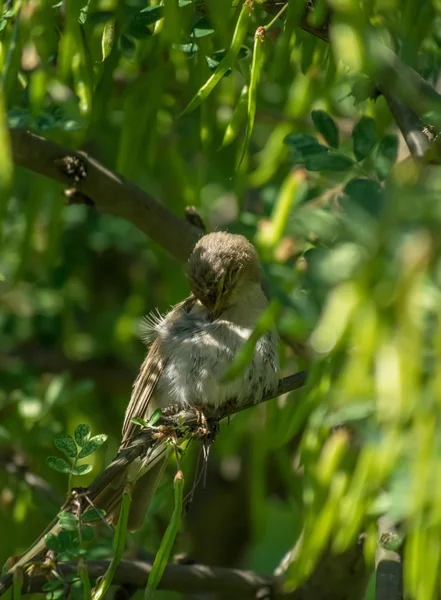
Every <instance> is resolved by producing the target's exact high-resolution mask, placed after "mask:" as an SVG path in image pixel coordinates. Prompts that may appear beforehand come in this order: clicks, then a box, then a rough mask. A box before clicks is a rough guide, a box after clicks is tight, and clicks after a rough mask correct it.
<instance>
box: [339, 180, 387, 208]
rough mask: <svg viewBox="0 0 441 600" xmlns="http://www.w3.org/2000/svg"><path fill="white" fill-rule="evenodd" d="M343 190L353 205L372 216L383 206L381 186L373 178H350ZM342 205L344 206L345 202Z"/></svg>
mask: <svg viewBox="0 0 441 600" xmlns="http://www.w3.org/2000/svg"><path fill="white" fill-rule="evenodd" d="M343 191H344V193H345V194H347V196H348V197H349V199H350V200H351V201H352V202H353V203H354V204H355V205H357V206H359V207H360V208H362V209H363V210H365V211H366V212H368V213H369V214H371V215H373V216H377V215H378V214H379V212H380V210H381V209H382V207H383V199H384V191H383V188H382V187H381V185H380V184H379V183H378V182H377V181H374V180H373V179H367V178H362V177H360V178H358V179H351V181H349V182H348V183H347V184H346V187H345V188H344V190H343ZM342 205H343V207H344V206H345V203H344V202H343V204H342Z"/></svg>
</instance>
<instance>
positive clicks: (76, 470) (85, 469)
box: [72, 465, 92, 475]
mask: <svg viewBox="0 0 441 600" xmlns="http://www.w3.org/2000/svg"><path fill="white" fill-rule="evenodd" d="M91 470H92V465H80V466H78V467H72V475H85V474H86V473H90V472H91Z"/></svg>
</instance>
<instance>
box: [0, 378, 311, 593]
mask: <svg viewBox="0 0 441 600" xmlns="http://www.w3.org/2000/svg"><path fill="white" fill-rule="evenodd" d="M306 377H307V373H306V372H305V371H302V372H300V373H296V374H294V375H290V376H289V377H285V378H284V379H281V380H280V381H279V384H278V386H277V388H276V389H275V390H273V391H272V392H269V393H268V394H266V395H265V396H264V398H263V399H262V400H261V402H260V403H262V402H266V401H267V400H271V399H272V398H276V397H277V396H280V395H282V394H286V393H287V392H290V391H292V390H296V389H298V388H301V387H302V386H304V385H305V383H306ZM260 403H259V404H260ZM252 406H256V403H255V402H253V400H252V398H250V400H249V401H248V402H246V403H244V404H242V405H241V406H238V407H234V406H231V405H230V406H228V407H221V408H219V409H217V410H216V411H214V412H213V414H212V415H209V416H210V418H212V419H215V420H221V419H223V418H225V417H229V416H231V415H233V414H235V413H237V412H241V411H243V410H246V409H247V408H251V407H252ZM199 422H200V415H199V414H198V412H197V411H195V410H194V409H192V408H188V409H185V410H180V411H179V412H176V410H175V412H174V414H173V413H172V412H171V411H170V414H167V412H166V411H164V414H163V415H162V416H161V417H160V419H159V420H158V422H157V423H156V424H155V427H154V428H153V427H151V428H147V429H144V430H143V431H142V432H141V433H139V434H138V435H137V436H136V437H135V438H134V439H133V440H132V442H131V444H130V446H128V447H127V448H124V449H122V450H120V451H119V453H118V455H117V456H116V457H115V458H114V459H113V460H112V462H111V463H110V465H109V466H108V467H107V468H106V469H105V470H104V471H103V472H102V473H101V474H100V475H98V477H97V478H96V479H95V480H94V481H93V482H92V483H91V484H90V485H89V487H88V488H87V489H86V490H84V491H83V493H82V495H83V496H87V498H88V500H89V501H90V502H93V501H94V500H95V499H96V498H97V497H98V495H99V494H100V492H102V491H103V490H104V489H105V488H106V486H107V485H109V484H110V483H111V482H112V481H114V479H115V478H116V477H117V476H118V475H119V474H120V473H121V472H122V471H123V470H124V469H125V468H126V467H127V466H128V465H129V464H130V463H132V462H133V461H134V460H135V459H136V458H138V457H139V456H141V455H145V454H146V452H147V450H148V449H149V448H151V447H152V446H153V445H154V444H155V443H156V436H155V434H156V432H158V429H159V430H160V428H166V430H168V431H169V430H170V429H174V430H175V432H182V431H184V432H185V433H183V434H180V435H181V439H182V438H184V437H185V438H190V437H194V436H195V433H196V431H197V430H198V429H199V427H200V423H199ZM73 500H74V496H72V497H71V498H70V499H69V500H68V501H67V502H66V504H65V505H64V506H63V507H62V510H69V508H70V505H71V503H72V501H73ZM85 506H86V507H87V506H89V505H88V504H86V505H85ZM59 530H60V527H59V525H58V522H57V519H55V520H54V521H53V522H52V523H50V524H49V525H48V527H47V528H46V530H45V531H44V533H43V534H41V535H40V537H39V538H38V539H37V540H36V541H35V542H34V543H33V544H32V545H31V547H30V548H29V550H27V551H26V552H25V554H23V555H22V556H21V557H20V558H19V559H18V560H17V561H16V562H15V564H14V565H13V566H12V568H11V569H10V570H9V572H8V573H7V574H6V575H5V576H4V577H3V578H2V579H0V596H1V595H2V594H4V593H5V592H6V590H7V589H8V588H9V587H10V585H11V583H12V574H13V572H14V570H16V569H17V568H19V567H24V566H25V565H28V564H29V563H31V562H36V560H37V559H38V558H39V557H40V556H41V555H42V554H43V553H44V552H45V551H46V546H45V542H44V537H45V535H46V534H47V533H49V532H51V533H53V534H54V535H55V534H57V533H59Z"/></svg>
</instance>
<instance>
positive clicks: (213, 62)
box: [205, 56, 232, 77]
mask: <svg viewBox="0 0 441 600" xmlns="http://www.w3.org/2000/svg"><path fill="white" fill-rule="evenodd" d="M205 60H206V61H207V67H208V68H209V69H210V71H216V69H217V68H218V66H219V65H220V62H219V61H218V60H215V59H213V58H212V57H210V56H206V57H205ZM231 72H232V69H228V70H227V71H225V73H224V77H228V75H231Z"/></svg>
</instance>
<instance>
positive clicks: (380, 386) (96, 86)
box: [0, 0, 441, 600]
mask: <svg viewBox="0 0 441 600" xmlns="http://www.w3.org/2000/svg"><path fill="white" fill-rule="evenodd" d="M309 4H310V5H311V3H309ZM314 6H315V7H314V9H313V10H312V11H309V12H308V13H307V14H306V16H305V15H304V10H305V6H304V4H303V2H300V1H297V2H294V0H290V1H289V3H288V4H287V5H286V7H285V8H284V4H281V3H275V2H266V3H262V2H258V1H257V0H256V1H255V2H254V3H253V2H251V3H250V5H249V7H248V5H247V6H245V7H244V6H243V4H242V2H239V3H237V2H232V1H231V0H203V1H200V0H179V1H178V0H170V2H168V1H166V2H163V3H161V2H157V3H155V2H147V1H146V0H144V1H138V0H126V1H120V2H118V1H115V0H89V1H87V2H86V0H66V1H63V2H60V3H58V4H55V3H52V2H48V1H47V0H39V1H37V0H22V1H14V2H12V1H7V2H3V9H2V14H0V67H1V86H0V92H1V93H0V98H1V101H0V109H1V111H0V112H1V115H2V116H1V117H0V132H1V139H2V140H3V142H2V146H1V147H0V215H1V252H0V275H1V281H0V530H1V536H0V563H1V564H3V563H4V561H5V560H6V559H7V558H8V556H10V555H11V554H19V553H20V552H21V551H23V550H24V549H25V548H26V547H27V546H28V545H29V544H30V543H31V542H32V541H33V539H34V538H35V537H36V536H37V535H38V534H39V533H40V532H41V530H42V529H43V528H44V526H45V525H46V524H47V522H48V521H49V520H50V519H51V518H52V517H53V516H54V515H55V514H56V511H57V508H58V505H57V503H56V502H55V501H52V502H51V501H50V499H48V498H47V497H46V496H43V495H41V494H39V493H38V491H36V490H35V489H32V487H30V486H29V485H28V484H27V483H26V482H25V481H23V480H22V479H21V478H20V477H17V476H16V474H14V473H12V474H11V472H8V468H9V471H10V470H11V465H16V466H17V464H18V465H22V466H23V468H26V469H29V470H30V471H31V472H32V473H35V474H38V475H39V476H41V477H42V478H44V479H45V480H46V481H47V482H48V483H49V484H50V486H51V487H52V488H53V489H54V490H55V491H56V492H57V493H58V494H59V495H60V496H62V495H65V494H66V492H67V478H66V476H64V475H61V474H58V473H55V472H54V471H52V470H51V469H50V468H49V466H48V465H47V464H46V463H45V459H46V457H47V456H48V455H53V454H57V451H56V449H55V448H54V446H53V438H54V436H55V435H56V434H58V433H62V432H67V433H70V434H72V433H73V430H74V429H75V427H76V425H78V424H79V423H88V424H89V425H90V426H91V428H92V432H93V433H106V434H108V436H109V437H108V441H107V443H106V444H105V445H104V446H103V447H102V448H101V449H100V451H99V452H97V453H96V454H94V455H93V457H92V461H91V462H93V465H94V471H93V472H92V473H91V474H89V475H86V476H84V477H81V478H80V477H78V478H74V481H73V483H74V485H87V484H88V483H89V482H90V481H91V480H92V478H93V476H94V474H95V475H96V474H97V473H98V472H99V471H100V470H101V469H102V468H103V467H105V466H106V465H107V464H108V462H109V461H110V460H111V458H112V457H113V456H114V455H115V453H116V451H117V448H118V443H119V436H120V429H121V424H122V419H123V415H124V411H125V407H126V405H127V403H128V401H129V398H130V391H131V385H132V383H133V381H134V379H135V377H136V374H137V371H138V368H139V366H140V364H141V362H142V360H143V357H144V355H145V347H144V346H143V344H142V342H141V340H140V336H139V323H140V320H141V318H142V316H143V315H145V314H147V313H148V312H150V311H152V310H155V309H158V310H159V311H167V310H168V309H169V307H170V306H171V305H173V304H174V303H176V302H178V301H180V300H181V299H183V298H184V297H185V296H186V295H187V294H188V291H189V288H188V284H187V281H186V276H185V268H184V265H183V263H181V262H179V261H177V260H175V259H173V258H171V257H170V255H169V254H168V253H167V251H166V249H164V248H161V247H159V246H158V245H156V244H154V243H152V242H151V241H150V240H149V239H148V238H147V237H146V236H145V235H144V234H143V233H141V232H140V231H138V230H137V229H136V228H135V227H134V226H133V225H132V224H131V223H128V222H125V221H124V220H122V219H119V218H117V217H113V216H111V215H105V214H99V213H98V212H97V211H96V210H95V209H93V208H89V207H87V206H77V205H75V206H69V207H66V206H65V201H66V199H65V198H64V196H63V195H62V190H63V186H61V185H60V184H58V183H55V182H53V181H50V180H48V179H44V178H42V177H41V176H38V175H35V174H33V173H31V172H30V171H28V170H24V169H22V168H15V169H14V170H12V159H11V152H10V148H9V146H8V142H7V136H5V135H4V134H5V133H6V131H7V126H8V125H9V127H26V128H29V129H31V130H32V131H34V132H36V133H38V134H40V135H42V136H44V137H46V138H48V139H51V140H54V141H56V142H58V143H59V144H61V145H64V146H66V147H68V148H71V149H82V150H85V151H86V152H88V153H89V154H90V155H91V156H93V157H94V158H96V159H97V160H99V161H100V162H102V163H103V164H104V165H105V166H106V167H108V168H111V169H113V170H115V171H117V172H118V173H121V174H122V175H124V176H125V177H127V178H128V179H130V180H131V181H133V182H134V183H136V184H137V185H138V186H140V187H141V188H143V189H145V190H146V191H148V192H149V193H151V194H152V195H153V196H154V197H156V198H158V199H159V200H160V201H161V202H162V203H163V204H164V205H165V206H166V207H167V208H168V209H170V211H172V212H174V213H175V214H177V215H178V216H181V217H183V215H184V209H185V207H186V206H187V205H195V206H196V208H197V210H198V212H199V214H200V215H201V216H202V218H203V219H204V221H205V223H206V224H207V226H208V228H209V229H210V230H213V229H228V230H229V231H231V232H237V233H242V234H244V235H246V236H247V237H248V238H249V239H250V240H251V241H253V242H254V243H255V244H256V246H257V248H258V250H259V252H260V255H261V258H262V261H263V263H264V269H265V275H266V279H267V282H268V289H269V291H270V294H271V296H272V297H273V298H275V299H276V301H277V302H278V311H277V326H278V328H279V332H280V334H281V337H282V344H281V348H280V354H281V361H282V367H283V374H290V373H294V372H296V371H298V370H301V369H303V368H305V367H308V368H309V369H310V378H309V383H308V385H307V386H306V388H305V389H303V390H299V391H297V392H294V393H292V394H289V395H288V396H286V397H282V398H280V399H278V400H273V401H271V402H268V403H267V404H266V405H264V406H260V407H258V408H256V409H252V410H249V411H246V413H244V414H241V415H237V416H236V417H235V418H233V419H232V420H231V422H230V423H229V424H226V423H224V424H222V428H221V433H220V435H219V437H218V439H217V441H216V444H215V447H214V449H213V452H212V454H211V458H210V463H209V468H208V474H207V482H206V486H205V488H204V487H203V486H202V485H199V486H198V488H197V489H196V492H195V497H194V500H193V503H192V506H191V509H190V510H189V512H188V514H187V515H186V517H185V519H184V522H183V528H182V531H181V533H180V535H179V536H178V540H177V543H176V548H175V550H176V552H185V553H188V555H189V556H190V557H191V558H192V559H194V560H196V561H200V562H203V563H207V564H211V565H224V566H229V567H233V566H235V567H243V568H251V569H255V570H256V571H260V572H263V573H271V572H273V570H274V569H275V568H276V567H277V565H278V564H279V563H280V561H281V560H282V558H283V556H284V555H285V553H286V552H287V551H288V550H289V549H290V548H292V547H293V545H294V544H295V542H296V540H297V538H298V535H299V534H300V532H301V530H302V529H304V530H305V532H306V533H305V538H306V542H305V544H304V551H303V553H302V559H301V561H300V562H299V564H298V565H297V566H294V567H293V568H291V570H288V573H287V575H286V577H287V581H288V583H289V585H291V586H295V585H298V583H299V582H300V581H301V580H302V579H304V578H305V577H307V576H308V575H309V573H310V572H311V569H312V568H313V565H314V564H315V562H316V560H317V558H318V557H319V555H320V553H321V552H322V551H323V549H324V548H326V547H327V545H328V543H331V545H332V547H333V549H334V550H335V551H336V552H341V551H343V550H345V549H347V548H350V547H352V546H353V544H354V543H355V541H356V539H357V536H358V535H359V533H360V532H361V531H366V532H367V542H366V545H365V555H366V560H367V562H368V564H369V565H370V566H372V561H373V549H374V547H375V539H376V531H377V530H376V519H377V518H378V516H379V515H382V514H387V515H388V516H389V517H390V518H391V520H392V521H393V522H395V523H400V524H401V527H402V532H403V535H405V536H406V540H407V541H406V552H408V555H406V556H405V561H404V565H405V582H406V585H407V588H406V589H407V592H408V594H409V597H415V598H418V600H426V599H427V600H429V599H430V598H432V597H433V593H434V590H435V589H436V587H437V586H439V581H440V579H439V578H440V573H441V540H440V534H441V512H440V508H439V507H440V499H441V487H440V485H439V483H438V480H439V477H438V476H437V473H438V472H439V467H440V458H441V457H440V451H441V444H440V441H441V440H440V437H439V433H438V431H439V421H440V418H441V389H440V373H439V367H438V364H439V353H440V351H441V346H440V340H441V337H440V333H439V316H440V313H439V306H440V297H441V296H440V281H441V277H440V276H441V262H440V248H439V233H438V231H439V225H440V220H441V209H440V208H439V207H440V206H441V204H440V200H441V195H440V193H441V185H440V181H441V180H440V173H439V166H438V165H436V164H432V165H430V167H428V166H424V165H420V164H417V163H415V162H414V161H412V160H411V159H410V158H409V157H408V151H407V148H406V145H405V143H404V140H403V138H402V137H401V135H400V132H399V131H398V130H397V127H396V123H395V121H394V118H393V116H392V114H391V112H390V109H389V107H388V103H387V102H386V100H385V98H384V97H383V96H382V95H379V96H378V93H376V92H375V91H374V88H375V83H374V82H373V80H372V79H369V78H368V76H367V75H369V76H373V77H375V76H376V75H377V74H378V69H379V67H378V64H379V62H378V58H374V54H373V52H371V50H372V48H377V49H378V48H380V49H381V48H383V47H387V48H389V49H392V50H393V51H394V52H395V53H396V54H397V55H398V56H399V57H400V59H401V61H403V63H406V64H407V65H409V66H411V67H412V68H414V69H415V70H416V71H417V72H419V73H420V74H421V75H422V76H423V77H424V78H425V79H426V80H427V81H428V82H430V83H432V84H433V85H436V82H437V78H438V73H439V70H440V67H441V63H440V57H441V53H440V44H441V4H440V3H439V2H436V1H434V2H431V1H429V0H421V1H420V2H419V3H416V2H414V0H376V1H373V0H363V2H356V1H355V0H332V1H331V0H329V2H327V1H325V0H318V1H317V2H314ZM281 9H283V10H282V12H281V14H280V17H281V18H275V19H274V17H275V15H276V14H277V12H278V11H280V10H281ZM243 11H247V15H246V20H245V21H244V23H245V24H244V26H243V27H242V29H241V30H240V31H239V27H238V26H236V24H237V23H238V20H240V17H239V15H240V14H242V12H243ZM244 18H245V17H244ZM267 25H269V27H268V28H267V30H266V33H265V36H264V37H265V39H264V40H263V41H261V42H255V41H254V32H255V31H256V29H257V27H259V26H261V27H264V26H267ZM301 25H302V26H303V28H302V27H301ZM305 27H306V28H309V29H311V30H312V31H313V33H310V32H307V31H305V30H304V28H305ZM324 31H325V32H326V34H325V36H329V39H330V43H328V42H326V41H324V40H323V39H319V38H318V37H317V35H314V32H315V33H316V34H320V32H324ZM322 37H323V36H322ZM259 43H260V44H262V47H260V46H259ZM256 53H258V54H257V57H256ZM225 61H227V62H225ZM230 67H231V68H230ZM216 69H224V70H225V74H224V76H223V77H221V78H220V81H219V82H218V83H217V85H215V86H213V89H212V90H211V93H210V94H209V95H208V96H207V97H206V98H203V101H202V102H201V104H200V105H199V106H198V107H196V108H195V109H194V110H192V111H190V112H187V113H186V114H184V115H182V116H180V114H181V113H182V111H184V109H185V108H186V107H187V105H188V103H189V102H190V101H191V100H192V98H193V97H194V96H195V94H198V93H199V94H201V90H202V93H203V90H204V88H203V87H202V86H204V84H205V83H206V82H207V81H208V80H209V78H210V77H211V76H212V74H213V73H214V72H216ZM218 73H219V71H218ZM401 97H402V99H404V100H406V98H405V97H404V98H403V94H402V93H401ZM412 102H413V106H414V105H415V101H414V100H413V101H412ZM421 106H422V107H424V110H423V109H422V111H421V114H419V115H418V116H419V117H421V118H422V123H423V124H426V125H427V126H432V125H433V127H431V130H432V132H433V131H435V133H434V135H436V127H437V124H438V122H439V120H438V116H437V114H436V113H433V111H432V112H431V113H430V114H423V113H424V112H425V109H426V108H427V107H426V105H424V103H423V102H422V103H421ZM430 108H433V107H430ZM331 117H332V118H331ZM242 156H243V157H244V158H243V161H242V162H241V163H240V164H239V162H240V158H241V157H242ZM342 423H349V429H347V430H346V429H344V430H341V429H340V430H337V431H335V430H334V427H335V426H336V425H341V424H342ZM342 431H343V433H342ZM197 454H198V448H197V446H196V444H194V445H192V446H191V447H190V449H189V451H188V452H187V456H186V457H185V461H184V470H185V475H186V482H187V488H188V490H191V483H192V473H193V470H194V468H195V463H196V459H197ZM8 465H9V467H8ZM174 469H175V466H174V465H173V464H171V465H170V469H169V472H168V473H167V475H166V477H164V482H163V485H162V487H161V489H160V491H159V493H158V494H157V496H156V497H155V499H154V503H153V505H152V507H151V510H150V512H149V519H147V522H146V523H145V526H144V528H143V530H142V531H141V532H140V533H138V534H136V535H135V536H132V537H131V538H130V541H129V543H128V553H129V555H131V556H135V555H136V553H137V550H138V549H139V548H142V549H144V550H147V551H149V552H155V550H156V549H157V548H158V544H159V542H160V539H161V537H162V535H163V533H164V530H165V527H166V525H167V523H168V520H169V518H170V515H171V512H172V509H173V491H172V486H171V481H172V476H173V473H174ZM110 554H111V538H110V537H109V535H108V533H107V532H106V531H101V532H100V535H98V536H96V539H95V541H94V542H93V544H92V550H91V554H90V556H91V558H92V557H102V556H109V555H110ZM159 597H163V598H171V597H177V596H176V595H174V596H173V595H172V594H167V593H165V592H161V593H158V598H159Z"/></svg>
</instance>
